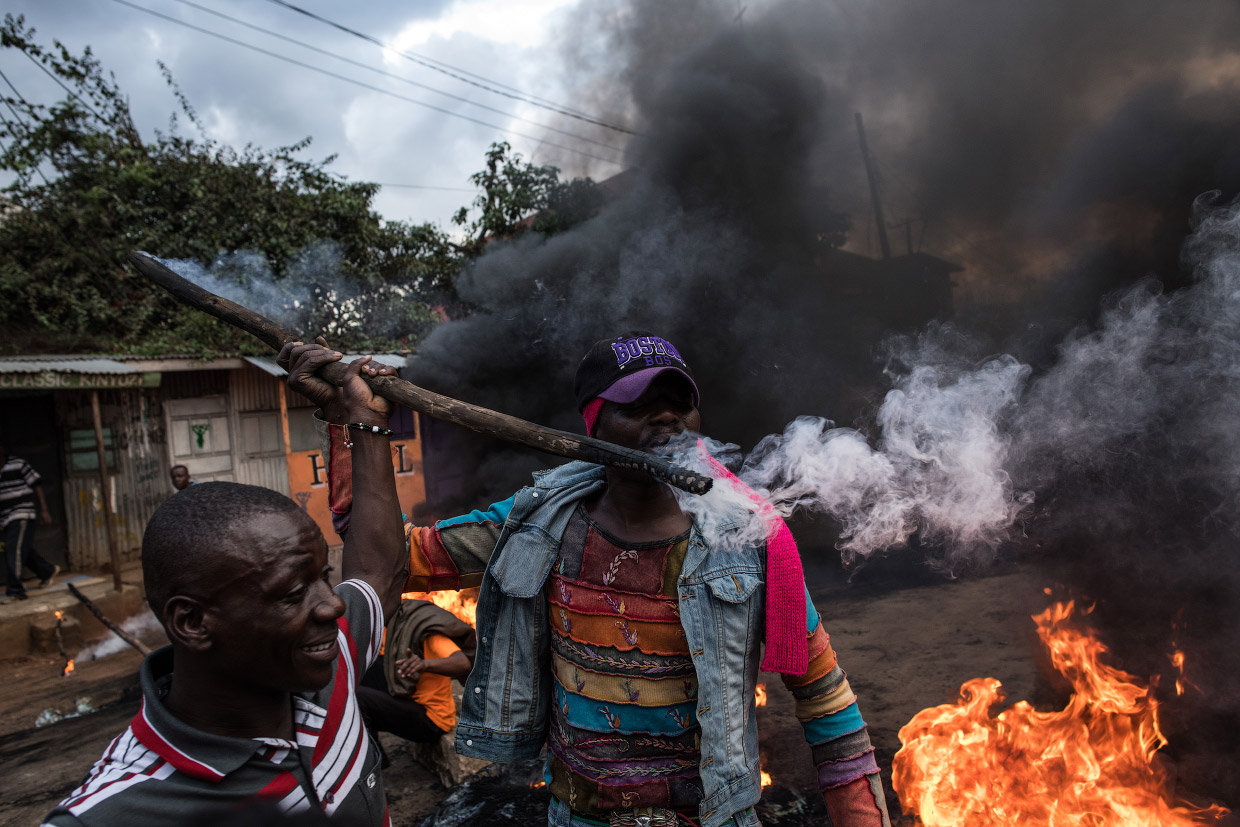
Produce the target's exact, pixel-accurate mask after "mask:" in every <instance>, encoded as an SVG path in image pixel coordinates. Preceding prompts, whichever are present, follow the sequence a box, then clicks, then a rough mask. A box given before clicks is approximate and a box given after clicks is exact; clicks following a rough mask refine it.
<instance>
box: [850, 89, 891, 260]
mask: <svg viewBox="0 0 1240 827" xmlns="http://www.w3.org/2000/svg"><path fill="white" fill-rule="evenodd" d="M856 114H857V138H858V139H859V140H860V141H861V160H862V162H863V163H865V175H866V178H868V179H869V181H870V202H871V203H872V204H873V205H874V222H875V223H876V224H878V246H879V247H880V248H881V249H882V251H883V259H884V260H886V259H889V258H891V244H890V242H888V241H887V222H886V221H884V220H883V202H882V200H881V199H879V197H878V172H877V171H876V170H875V169H874V164H873V163H871V162H870V148H869V147H868V146H867V145H866V142H865V126H864V125H863V124H862V123H861V113H860V112H858V113H856Z"/></svg>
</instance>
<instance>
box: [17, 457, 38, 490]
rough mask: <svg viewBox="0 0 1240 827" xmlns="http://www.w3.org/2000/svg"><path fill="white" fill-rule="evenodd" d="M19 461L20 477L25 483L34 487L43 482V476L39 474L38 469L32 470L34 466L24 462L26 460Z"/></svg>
mask: <svg viewBox="0 0 1240 827" xmlns="http://www.w3.org/2000/svg"><path fill="white" fill-rule="evenodd" d="M21 463H22V467H21V473H22V479H24V480H25V481H26V485H29V486H30V487H31V488H34V487H35V486H36V485H38V484H39V483H41V482H43V478H42V477H40V476H39V472H38V471H36V470H34V466H32V465H31V464H30V463H28V462H26V460H22V461H21Z"/></svg>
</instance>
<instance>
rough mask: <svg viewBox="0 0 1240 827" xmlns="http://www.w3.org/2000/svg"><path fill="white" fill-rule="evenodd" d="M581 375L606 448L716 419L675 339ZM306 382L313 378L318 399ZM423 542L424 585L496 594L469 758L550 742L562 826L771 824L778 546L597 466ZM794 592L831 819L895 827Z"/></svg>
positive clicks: (573, 468)
mask: <svg viewBox="0 0 1240 827" xmlns="http://www.w3.org/2000/svg"><path fill="white" fill-rule="evenodd" d="M293 382H294V380H293V379H290V383H293ZM575 384H576V396H577V405H578V409H579V410H580V411H581V412H582V415H583V417H584V418H585V421H586V426H587V431H588V432H589V433H590V434H592V435H593V436H597V437H599V438H600V439H604V440H607V441H609V442H613V443H615V444H618V445H623V446H626V447H630V448H637V449H641V450H649V451H654V450H657V449H658V448H659V447H660V446H662V445H664V444H666V443H667V442H668V441H669V440H670V439H671V438H672V437H673V436H675V435H677V434H680V433H682V432H684V431H698V430H700V427H701V417H700V415H699V412H698V390H697V386H696V384H695V383H694V381H693V377H692V372H691V371H690V369H689V367H688V364H687V363H686V362H685V360H684V357H683V356H682V355H681V354H680V352H679V351H678V350H677V349H676V348H675V347H674V346H673V345H672V344H671V343H670V342H668V341H667V340H665V339H662V338H660V337H658V336H650V335H644V334H631V335H625V336H619V337H616V338H613V339H607V340H603V341H600V342H598V343H596V344H595V345H594V346H593V347H592V348H591V349H590V351H589V352H588V353H587V354H586V356H585V357H584V358H583V360H582V362H581V365H580V367H579V368H578V372H577V377H576V382H575ZM304 385H305V383H304V382H301V383H298V384H295V385H294V387H295V389H297V390H300V391H301V392H302V393H306V394H307V395H309V396H311V398H314V392H313V389H307V388H306V387H305V386H304ZM337 424H339V423H337ZM329 432H330V436H331V450H330V454H331V458H332V460H333V462H332V463H331V467H330V472H329V473H330V479H331V482H332V488H333V490H332V507H333V510H335V511H336V512H337V514H338V517H344V516H346V515H347V512H348V509H349V506H350V502H349V497H348V495H347V492H345V491H344V486H343V485H338V484H337V483H338V481H339V482H341V483H342V482H343V481H344V480H345V479H347V469H346V468H344V467H343V466H344V465H345V463H339V462H338V461H339V459H340V458H342V457H344V456H345V450H344V449H343V447H342V445H341V440H342V438H343V437H344V432H343V431H342V429H339V428H330V429H329ZM338 477H339V480H338ZM738 522H739V521H738ZM781 525H782V524H781ZM734 527H735V526H733V528H734ZM720 530H721V531H723V532H726V531H728V530H729V526H728V525H727V524H725V525H724V526H722V528H721V529H720ZM406 536H407V538H408V545H409V560H410V564H409V566H410V576H409V581H408V584H407V588H408V589H410V590H418V591H431V590H437V589H460V588H465V587H471V586H480V587H481V592H480V596H479V605H478V644H479V645H478V657H477V659H476V662H475V666H474V669H473V671H472V673H471V674H470V676H469V679H468V681H467V683H466V688H465V697H464V701H463V704H462V710H461V715H460V720H459V723H458V725H457V736H456V739H457V740H456V748H457V751H458V752H460V753H461V754H463V755H470V756H474V757H478V758H485V759H490V760H492V761H501V762H508V761H514V760H517V759H520V758H527V757H531V756H535V755H537V754H538V753H539V752H540V750H542V748H543V747H544V746H548V747H549V755H548V759H547V769H546V778H547V782H548V785H549V787H550V790H551V793H552V796H553V798H552V802H551V807H550V811H549V813H548V823H549V824H551V825H558V826H559V827H582V826H583V825H599V824H639V823H648V824H651V825H675V824H683V823H688V824H701V825H702V827H718V826H719V825H733V824H734V825H739V826H740V827H745V826H746V825H754V824H757V823H758V820H757V817H756V815H755V813H754V810H753V805H754V804H755V803H756V802H757V801H758V799H759V797H760V795H761V783H760V767H759V761H758V736H757V724H756V717H755V714H754V691H755V685H756V683H757V678H758V673H759V671H760V657H761V654H762V644H763V639H764V635H768V636H769V635H770V630H769V628H768V627H767V622H766V621H767V614H766V611H765V609H766V608H767V605H768V600H770V599H771V598H772V597H778V595H774V594H773V592H771V583H773V582H775V580H776V579H777V578H768V576H767V568H766V567H767V558H768V547H767V546H768V544H761V545H758V546H753V545H750V546H744V545H742V544H739V543H729V542H721V540H724V539H726V538H721V537H707V536H704V535H703V533H702V531H701V530H700V528H699V527H698V526H697V525H695V523H694V521H693V520H692V519H691V518H690V517H689V516H688V515H686V514H685V513H684V512H683V511H682V510H681V508H680V506H679V505H678V504H677V502H676V499H675V497H674V496H673V495H672V493H671V492H670V490H669V489H668V488H667V487H666V486H664V485H663V484H662V483H659V482H656V481H654V480H652V479H651V478H649V477H647V476H645V475H643V474H640V473H637V472H633V471H626V470H623V469H617V468H602V467H599V466H596V465H590V464H587V463H583V462H571V463H568V464H566V465H563V466H560V467H558V468H555V469H552V470H550V471H545V472H541V473H538V474H535V479H534V482H533V484H532V485H530V486H528V487H526V488H523V489H522V490H521V491H519V492H518V493H517V494H515V495H514V496H512V497H510V498H509V499H507V500H504V501H502V502H499V503H495V504H493V505H492V506H490V507H489V508H488V509H487V510H485V511H474V512H472V513H470V514H466V515H463V516H461V517H456V518H453V519H449V520H442V521H440V522H438V523H436V524H435V525H433V526H426V527H415V526H406ZM787 542H788V543H791V538H790V535H788V540H787ZM772 556H773V555H772ZM784 580H785V588H786V580H787V578H786V577H785V578H784ZM764 586H765V587H766V588H763V587H764ZM794 587H795V589H796V594H795V595H794V596H795V597H796V601H795V602H796V605H797V606H800V605H801V604H800V600H801V596H802V594H804V606H805V612H804V614H805V626H804V627H803V630H802V632H799V633H797V634H798V635H799V634H804V635H805V638H804V640H803V641H797V644H798V646H797V647H796V648H798V650H799V664H800V665H799V666H798V667H796V668H795V669H793V670H791V671H794V672H795V674H784V675H783V676H782V677H783V680H784V683H785V684H786V685H787V686H788V688H789V689H790V691H791V692H792V693H793V696H794V699H795V705H796V714H797V717H798V718H799V719H800V720H801V722H802V726H803V728H804V730H805V733H806V738H807V740H808V741H809V743H810V744H811V747H812V750H813V760H814V763H815V765H816V767H817V769H818V778H819V786H820V788H821V789H822V792H823V796H824V800H825V802H826V806H827V811H828V813H829V815H830V820H831V823H832V824H834V825H836V827H861V826H862V825H864V827H871V826H873V827H888V825H889V821H888V816H887V811H886V804H885V800H884V796H883V791H882V785H881V782H880V780H879V774H878V767H877V765H876V764H875V761H874V752H873V747H872V746H871V744H870V741H869V737H868V734H867V732H866V729H865V723H864V721H863V720H862V718H861V714H860V712H859V711H858V708H857V703H856V698H855V696H854V695H853V693H852V690H851V689H850V688H849V685H848V681H847V679H846V677H845V675H844V672H843V670H842V669H841V668H840V666H839V664H838V663H837V662H836V657H835V653H834V651H833V650H832V648H831V645H830V640H829V638H828V636H827V634H826V631H825V629H824V628H823V625H822V623H821V622H820V618H819V616H818V613H817V611H816V610H815V609H814V606H813V603H812V602H811V601H810V600H809V596H808V592H807V591H806V590H805V587H804V583H803V581H802V580H800V578H799V575H798V578H797V580H796V581H795V585H794ZM795 628H802V627H799V623H798V624H797V626H795V627H794V629H795ZM773 645H774V644H773V643H772V642H771V641H768V649H769V648H770V647H772V646H773ZM793 660H794V661H795V660H796V659H795V658H794V659H793ZM785 662H787V661H785ZM784 671H789V670H787V669H785V670H784Z"/></svg>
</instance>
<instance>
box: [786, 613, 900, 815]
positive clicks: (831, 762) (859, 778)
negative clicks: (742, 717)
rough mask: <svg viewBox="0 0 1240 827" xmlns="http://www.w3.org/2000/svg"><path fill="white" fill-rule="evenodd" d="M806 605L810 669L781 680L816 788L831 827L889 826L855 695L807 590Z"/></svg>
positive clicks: (884, 802) (876, 770) (874, 762)
mask: <svg viewBox="0 0 1240 827" xmlns="http://www.w3.org/2000/svg"><path fill="white" fill-rule="evenodd" d="M805 606H806V613H805V614H806V634H807V635H808V645H809V669H808V670H807V671H806V673H805V674H804V675H784V676H783V680H784V685H785V686H787V687H788V690H789V691H790V692H791V693H792V697H793V700H794V706H795V710H796V716H797V719H798V720H799V721H800V722H801V728H802V729H803V730H804V732H805V740H806V741H808V742H809V745H810V748H811V750H812V752H813V756H814V766H815V768H816V769H817V770H818V788H819V789H820V790H822V794H823V798H824V799H825V801H826V805H827V811H828V813H829V815H830V816H831V822H832V823H833V824H835V825H836V827H890V824H891V822H890V820H889V818H888V815H887V803H886V798H885V796H884V794H883V788H882V782H881V781H880V779H879V774H878V764H877V763H876V761H875V760H874V747H873V745H872V744H871V743H870V736H869V733H868V732H867V731H866V728H865V720H864V719H862V717H861V710H860V709H859V708H858V706H857V696H856V695H854V694H853V691H852V688H851V687H850V686H849V685H848V675H847V674H846V673H845V672H844V670H843V669H842V668H841V667H840V664H839V662H838V659H837V658H836V655H835V650H834V649H832V648H831V638H830V636H829V635H828V634H827V630H826V629H825V628H824V626H823V623H822V618H821V617H820V616H819V615H818V611H817V610H816V609H815V608H814V604H813V601H812V600H811V599H810V597H809V593H808V591H807V592H806V595H805Z"/></svg>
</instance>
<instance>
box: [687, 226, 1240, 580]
mask: <svg viewBox="0 0 1240 827" xmlns="http://www.w3.org/2000/svg"><path fill="white" fill-rule="evenodd" d="M1185 256H1186V260H1188V261H1189V262H1190V263H1191V264H1193V265H1194V266H1195V269H1196V275H1197V278H1198V281H1197V282H1196V283H1195V284H1193V285H1192V286H1190V287H1188V288H1185V289H1183V290H1180V291H1178V292H1177V293H1175V294H1172V295H1164V294H1163V293H1162V292H1161V290H1160V289H1159V285H1158V284H1157V283H1156V282H1153V281H1147V282H1144V283H1142V284H1140V285H1138V286H1137V287H1135V288H1133V289H1131V290H1129V291H1127V292H1126V293H1123V294H1120V295H1117V296H1116V297H1114V298H1113V299H1112V300H1111V301H1110V303H1109V305H1108V307H1107V309H1106V310H1105V311H1104V312H1103V313H1102V315H1101V317H1100V320H1099V323H1098V325H1097V327H1096V329H1094V330H1092V331H1078V332H1077V333H1076V334H1074V335H1073V336H1072V337H1070V338H1069V339H1068V340H1067V341H1066V342H1065V343H1064V344H1063V345H1062V346H1061V347H1060V351H1059V359H1058V361H1057V362H1056V363H1055V364H1054V365H1053V366H1052V367H1051V368H1049V369H1048V370H1047V371H1046V372H1045V373H1043V374H1042V375H1041V376H1039V377H1037V378H1036V380H1033V381H1030V375H1031V369H1030V368H1029V367H1028V366H1027V365H1024V364H1022V363H1021V362H1019V361H1018V360H1016V359H1015V358H1013V357H1011V356H1006V355H1004V356H996V357H990V358H985V359H980V360H979V359H976V358H974V357H971V356H970V355H968V351H969V349H970V347H971V346H972V344H973V343H972V342H970V341H969V340H968V339H967V337H964V336H962V335H961V334H959V333H958V332H956V331H954V330H952V329H951V328H949V327H946V326H931V327H930V328H928V329H927V330H926V331H924V332H923V333H922V334H921V335H920V336H919V337H917V338H915V339H909V340H901V341H899V342H897V343H896V346H895V347H894V350H893V352H892V355H891V359H890V361H889V363H888V371H887V373H888V376H889V377H890V378H891V380H892V385H893V387H892V389H891V390H890V391H889V392H888V393H887V396H886V398H885V400H884V401H883V403H882V406H881V407H880V408H879V410H878V411H877V414H876V416H875V424H876V426H877V432H876V434H875V435H874V441H873V445H871V442H870V441H869V440H868V439H867V438H866V436H865V435H863V434H862V433H861V432H859V431H857V430H854V429H851V428H836V427H833V424H832V423H831V422H830V421H828V420H825V419H821V418H816V417H800V418H798V419H797V420H795V421H794V422H792V423H791V424H789V425H788V426H787V428H785V430H784V432H783V433H782V434H778V435H771V436H767V437H765V438H764V439H762V440H761V441H760V442H759V443H758V445H757V446H756V447H755V448H754V450H753V451H752V453H750V455H749V456H748V457H747V458H746V459H745V461H744V463H743V464H741V467H740V470H739V471H738V472H737V475H738V476H739V478H740V480H741V481H742V482H743V483H744V484H745V485H746V486H748V488H750V489H752V490H753V491H754V492H756V493H757V494H759V495H761V497H762V498H763V499H765V501H766V502H768V503H769V504H770V505H771V506H772V507H773V509H774V513H778V514H779V515H780V516H783V517H788V516H790V515H791V514H793V513H794V512H796V511H797V510H798V509H801V510H805V511H807V512H812V513H821V514H827V515H830V516H831V517H834V518H835V519H836V520H837V521H838V522H839V524H840V527H841V534H840V542H839V547H840V549H841V550H842V551H844V552H845V554H846V556H849V557H854V556H862V557H865V556H868V555H870V554H873V553H874V552H876V551H880V550H883V549H890V548H898V547H900V546H902V545H904V544H905V543H906V542H907V541H908V540H909V538H910V537H911V536H912V535H913V534H914V532H916V533H917V534H918V537H919V540H920V541H921V543H922V544H923V545H927V546H932V547H934V548H935V549H937V551H936V552H935V557H937V558H938V559H939V560H940V561H942V562H944V563H945V564H946V565H948V566H949V567H950V566H952V565H954V564H958V563H965V562H985V560H986V559H987V558H988V557H989V555H990V554H991V553H992V552H993V551H994V549H996V548H997V547H998V545H999V544H1000V543H1002V542H1004V541H1005V540H1007V539H1009V538H1010V537H1011V536H1012V534H1013V531H1014V528H1015V527H1016V525H1017V524H1018V522H1019V520H1020V518H1021V517H1022V515H1024V514H1026V513H1028V510H1029V508H1028V507H1029V506H1030V505H1031V504H1032V503H1033V499H1034V494H1033V491H1034V490H1035V489H1037V490H1042V489H1044V488H1046V487H1048V486H1052V485H1054V484H1055V483H1056V482H1057V481H1058V480H1060V479H1061V478H1063V477H1065V476H1066V475H1067V474H1068V473H1069V472H1070V473H1073V474H1078V475H1079V474H1080V473H1082V472H1084V473H1089V472H1091V471H1093V470H1095V469H1105V470H1103V471H1101V473H1106V474H1117V473H1118V472H1121V471H1122V472H1123V473H1124V475H1125V476H1124V477H1123V478H1115V479H1111V480H1109V482H1108V484H1107V485H1106V486H1105V488H1104V489H1103V490H1102V491H1100V492H1095V494H1093V495H1092V497H1093V498H1094V499H1095V500H1097V499H1098V498H1100V497H1102V496H1111V497H1112V498H1113V501H1114V502H1116V503H1118V504H1119V505H1118V508H1119V511H1120V512H1122V511H1124V506H1125V505H1127V507H1128V510H1129V511H1137V510H1139V507H1138V506H1136V505H1135V502H1136V500H1135V498H1137V497H1139V494H1138V493H1136V489H1137V488H1139V484H1140V476H1141V475H1144V474H1168V473H1172V472H1173V469H1169V468H1167V467H1163V468H1156V467H1153V466H1154V465H1155V462H1154V460H1153V459H1152V458H1146V457H1145V454H1144V453H1143V452H1144V451H1145V450H1146V448H1145V447H1144V446H1145V445H1146V443H1148V442H1151V441H1152V440H1158V441H1160V444H1161V443H1165V442H1166V440H1167V439H1168V435H1169V434H1170V438H1172V439H1173V440H1174V443H1175V445H1176V446H1177V448H1176V453H1177V454H1178V455H1179V456H1181V457H1199V458H1200V460H1199V461H1198V462H1196V463H1195V464H1192V465H1191V469H1189V470H1185V469H1186V468H1188V465H1187V464H1186V463H1184V462H1180V463H1178V466H1180V467H1179V470H1178V471H1174V473H1190V474H1192V475H1193V476H1194V478H1196V479H1198V480H1207V481H1209V483H1210V484H1211V485H1213V486H1214V488H1215V490H1217V491H1219V492H1220V493H1221V494H1222V495H1223V496H1224V497H1226V498H1227V499H1228V500H1230V501H1231V502H1237V501H1240V470H1237V462H1236V460H1237V458H1238V457H1240V205H1231V206H1229V207H1225V208H1218V209H1214V208H1209V207H1207V206H1204V205H1203V204H1199V205H1198V227H1197V229H1196V230H1195V232H1194V234H1193V235H1192V236H1191V237H1190V239H1189V240H1188V242H1187V244H1186V245H1185ZM1171 428H1174V430H1170V429H1171ZM703 444H704V445H705V446H706V447H707V450H709V451H710V452H711V453H712V454H713V455H715V456H721V457H723V456H726V455H729V454H735V452H736V446H732V445H722V444H720V443H716V442H712V441H710V440H704V441H703ZM671 449H672V451H673V453H674V457H673V459H674V461H675V462H677V463H679V464H682V465H687V466H689V467H691V468H694V469H695V470H698V471H702V472H705V473H711V471H710V468H709V466H708V463H707V462H706V461H705V459H704V458H703V457H702V456H701V455H700V451H699V450H698V448H697V437H696V436H693V437H692V438H691V439H690V438H689V437H688V436H686V437H683V438H682V439H681V440H678V441H676V442H675V443H673V444H672V446H671ZM1150 450H1153V449H1150ZM1160 450H1164V451H1165V448H1164V449H1160ZM1152 456H1153V455H1152V454H1151V457H1152ZM733 464H734V465H735V463H733ZM712 475H713V476H718V474H717V473H715V474H712ZM1125 486H1133V488H1134V492H1133V494H1132V496H1131V497H1129V499H1133V502H1132V503H1127V501H1126V500H1125V497H1127V495H1126V493H1125V491H1124V488H1125ZM677 497H678V499H679V501H680V503H681V505H682V507H683V508H684V509H685V510H686V511H687V512H688V513H690V514H691V515H693V517H694V518H695V520H697V522H698V524H699V525H700V526H701V527H702V529H703V531H705V532H706V533H707V534H708V535H709V536H712V538H714V539H715V540H716V541H723V540H724V538H725V537H729V536H730V538H731V540H732V541H734V542H741V543H752V542H760V541H761V540H762V539H763V538H764V537H765V536H766V535H767V534H768V532H769V527H770V512H764V510H763V508H761V507H759V506H755V505H754V503H753V501H752V500H751V498H750V497H749V496H748V495H747V494H746V493H744V492H743V491H738V490H737V489H736V488H735V487H734V486H731V485H728V484H726V483H723V482H720V483H716V485H715V487H714V489H713V490H712V491H711V492H710V493H709V494H707V495H705V496H702V497H696V496H693V495H690V494H684V493H683V492H677ZM1117 513H1118V512H1117ZM738 514H747V515H748V516H746V517H743V519H742V525H741V527H740V529H739V530H738V531H736V532H735V533H731V534H729V533H728V532H724V531H723V530H722V529H723V528H724V527H727V526H728V525H729V523H730V522H735V521H736V519H737V515H738Z"/></svg>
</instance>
